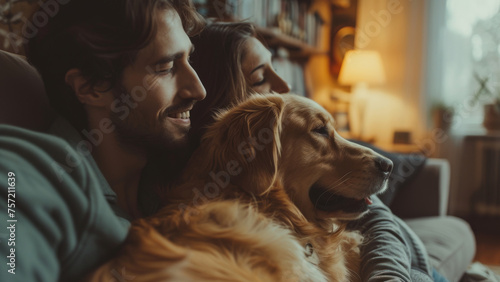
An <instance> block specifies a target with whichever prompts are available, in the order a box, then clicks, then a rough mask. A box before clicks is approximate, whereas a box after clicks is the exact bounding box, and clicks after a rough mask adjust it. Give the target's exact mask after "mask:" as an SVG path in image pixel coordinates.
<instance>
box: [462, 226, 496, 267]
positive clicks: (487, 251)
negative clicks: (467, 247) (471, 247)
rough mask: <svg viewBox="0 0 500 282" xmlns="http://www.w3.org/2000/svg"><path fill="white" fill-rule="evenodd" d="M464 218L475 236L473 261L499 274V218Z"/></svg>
mask: <svg viewBox="0 0 500 282" xmlns="http://www.w3.org/2000/svg"><path fill="white" fill-rule="evenodd" d="M466 220H467V221H468V222H469V224H470V225H471V228H472V230H473V231H474V236H475V237H476V256H475V257H474V261H478V262H480V263H482V264H484V265H487V266H488V267H489V268H490V269H491V270H493V271H494V272H495V273H496V274H497V275H500V224H499V222H500V218H498V217H490V218H485V217H470V218H467V219H466Z"/></svg>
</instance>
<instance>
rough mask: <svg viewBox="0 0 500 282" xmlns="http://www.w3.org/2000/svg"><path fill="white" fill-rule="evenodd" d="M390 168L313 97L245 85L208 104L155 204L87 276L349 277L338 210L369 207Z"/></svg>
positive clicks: (355, 249)
mask: <svg viewBox="0 0 500 282" xmlns="http://www.w3.org/2000/svg"><path fill="white" fill-rule="evenodd" d="M391 170H392V163H391V161H390V160H388V159H386V158H384V157H382V156H380V155H378V154H376V153H375V152H373V151H372V150H370V149H367V148H365V147H362V146H359V145H356V144H354V143H351V142H348V141H346V140H345V139H343V138H342V137H340V136H339V135H338V134H337V133H336V131H335V129H334V120H333V118H332V116H331V115H330V114H329V113H328V112H327V111H326V110H324V109H323V108H322V107H321V106H319V105H318V104H316V103H315V102H313V101H312V100H310V99H307V98H303V97H299V96H295V95H275V94H272V95H265V96H263V95H254V96H253V97H251V98H249V99H248V100H247V101H245V102H243V103H241V104H239V105H237V106H235V107H234V108H232V109H230V110H228V111H225V112H223V113H221V114H219V115H218V117H217V120H216V122H215V123H214V124H213V125H211V126H210V127H209V128H208V130H207V132H206V134H205V136H204V138H203V141H202V144H201V146H200V147H199V148H198V150H197V151H196V152H195V153H194V155H193V156H192V158H191V160H190V162H189V164H188V166H187V169H186V170H185V171H184V172H183V175H182V177H181V180H180V183H182V184H181V185H177V186H175V187H174V188H172V189H170V190H169V191H165V192H164V193H163V201H164V203H165V204H166V206H165V207H164V208H162V209H161V211H160V212H159V213H158V214H156V215H155V216H153V217H151V218H149V219H142V220H139V221H137V222H135V223H134V224H133V225H132V229H131V232H130V234H129V237H128V239H127V242H126V244H125V246H124V248H123V250H122V251H121V253H120V254H119V255H118V256H117V257H116V258H115V259H113V260H112V261H110V262H108V263H107V264H106V265H104V266H103V267H101V268H100V269H99V270H98V271H96V272H95V273H94V274H93V275H92V277H91V279H92V280H94V281H105V280H106V281H109V279H110V278H113V277H114V278H115V279H117V280H118V281H120V280H119V279H118V277H117V275H120V277H122V278H123V276H125V275H126V276H128V277H129V278H131V279H137V281H355V280H358V279H359V276H358V275H357V271H358V266H359V260H360V257H359V244H360V243H361V241H362V237H361V235H359V234H358V233H355V232H351V231H346V230H345V221H346V220H353V219H357V218H359V217H360V216H362V215H363V214H364V213H365V212H366V211H367V210H368V205H369V204H370V199H369V197H370V195H373V194H375V193H379V192H381V191H383V190H384V189H385V188H386V186H387V180H388V176H389V174H390V172H391ZM113 271H114V272H113ZM120 271H121V272H120Z"/></svg>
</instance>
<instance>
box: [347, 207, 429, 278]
mask: <svg viewBox="0 0 500 282" xmlns="http://www.w3.org/2000/svg"><path fill="white" fill-rule="evenodd" d="M372 199H373V204H372V205H371V206H370V211H369V213H368V214H366V215H365V216H364V217H362V218H361V219H359V220H357V221H355V222H352V223H351V224H350V228H353V229H355V230H358V231H360V232H361V234H363V236H364V237H365V239H364V242H363V245H362V246H361V260H362V261H361V268H360V272H361V273H360V275H361V280H362V281H381V282H382V281H384V282H385V281H414V279H417V277H418V279H419V280H418V281H433V280H432V278H431V276H430V268H429V263H428V259H427V258H426V256H427V254H426V251H425V248H424V247H423V245H422V244H421V243H420V242H419V239H418V238H415V237H416V236H413V235H414V234H413V232H412V231H411V230H410V229H409V228H408V227H407V226H406V224H404V222H403V221H402V220H401V219H399V218H397V217H396V216H395V215H394V214H392V212H391V210H390V209H389V208H388V207H387V206H385V205H384V204H383V203H382V201H380V200H379V199H378V198H377V197H372Z"/></svg>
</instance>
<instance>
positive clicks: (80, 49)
mask: <svg viewBox="0 0 500 282" xmlns="http://www.w3.org/2000/svg"><path fill="white" fill-rule="evenodd" d="M162 9H173V10H175V11H176V12H177V13H178V14H179V16H180V18H181V20H182V23H183V27H184V30H185V31H186V33H188V35H194V34H195V33H197V32H199V31H200V30H201V28H202V26H203V24H204V20H203V19H202V18H201V16H199V14H197V13H196V11H195V10H194V8H193V7H192V5H191V1H187V0H72V1H69V2H68V3H67V4H66V5H60V6H59V11H58V12H57V14H56V15H54V16H53V17H52V18H50V20H49V21H48V23H47V24H46V25H45V26H42V27H41V28H40V29H39V30H37V34H36V35H35V36H34V38H32V39H30V40H29V42H28V44H27V46H26V54H27V57H28V60H29V62H30V63H31V64H33V65H34V66H35V67H36V68H37V69H38V71H39V72H40V74H41V75H42V78H43V81H44V83H45V89H46V91H47V95H48V97H49V100H50V103H51V105H52V107H53V108H54V110H56V112H58V113H59V114H60V115H62V116H63V117H65V118H66V119H68V120H69V121H70V123H72V124H73V126H75V127H76V128H77V129H78V130H81V129H84V128H87V126H88V124H87V114H86V111H85V109H84V107H83V105H82V104H81V103H80V102H79V101H78V99H77V97H76V95H74V91H73V89H71V87H70V86H68V85H67V84H66V82H65V75H66V73H67V71H68V70H70V69H73V68H76V69H79V70H80V72H81V74H82V76H83V77H84V78H86V79H87V85H86V86H88V87H89V88H90V89H96V87H97V86H99V87H101V88H100V89H101V90H102V87H103V86H105V87H107V90H110V89H113V88H114V87H116V86H119V84H120V83H121V77H122V72H123V70H124V69H125V67H126V66H128V65H130V64H131V63H133V62H134V60H135V58H136V55H137V53H138V52H139V50H141V49H143V48H144V47H146V46H147V45H148V44H149V43H150V42H151V41H152V40H153V39H154V37H155V35H156V30H157V26H156V22H157V19H156V18H157V15H158V13H157V12H156V11H157V10H162ZM40 12H42V10H41V9H40ZM37 15H38V16H39V14H37V12H35V13H34V14H33V17H36V16H37ZM33 19H35V18H33Z"/></svg>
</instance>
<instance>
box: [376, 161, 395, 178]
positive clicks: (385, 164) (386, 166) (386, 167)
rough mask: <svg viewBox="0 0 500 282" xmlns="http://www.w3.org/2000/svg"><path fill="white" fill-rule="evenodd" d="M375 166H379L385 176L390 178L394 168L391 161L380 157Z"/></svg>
mask: <svg viewBox="0 0 500 282" xmlns="http://www.w3.org/2000/svg"><path fill="white" fill-rule="evenodd" d="M375 164H376V165H377V168H378V169H379V170H380V171H381V172H383V173H384V175H385V176H389V174H390V173H391V171H392V166H393V165H392V161H391V160H389V159H387V158H381V157H379V158H376V159H375Z"/></svg>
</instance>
